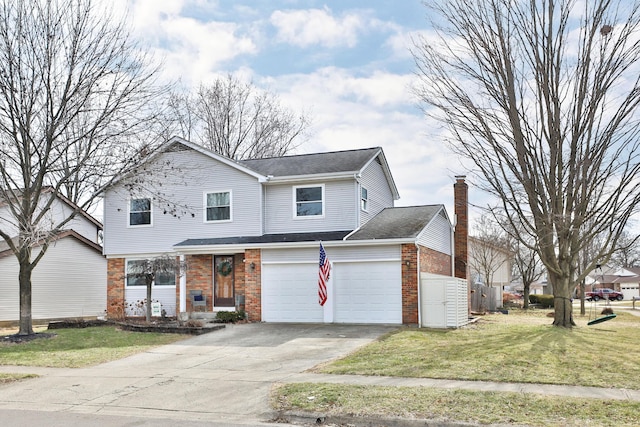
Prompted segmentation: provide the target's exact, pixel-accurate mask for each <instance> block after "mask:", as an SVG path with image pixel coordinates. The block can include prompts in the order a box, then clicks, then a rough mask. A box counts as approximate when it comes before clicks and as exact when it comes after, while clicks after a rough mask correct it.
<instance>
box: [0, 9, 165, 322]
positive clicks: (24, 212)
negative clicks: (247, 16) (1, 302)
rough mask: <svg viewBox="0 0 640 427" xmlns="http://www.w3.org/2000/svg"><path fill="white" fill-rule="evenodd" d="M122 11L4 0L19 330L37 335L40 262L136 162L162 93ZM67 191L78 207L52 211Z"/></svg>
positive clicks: (3, 232) (4, 80) (8, 231)
mask: <svg viewBox="0 0 640 427" xmlns="http://www.w3.org/2000/svg"><path fill="white" fill-rule="evenodd" d="M123 18H124V17H121V16H114V15H113V14H111V13H110V12H109V11H108V10H98V9H97V8H96V6H95V5H94V4H92V1H91V0H60V1H49V0H33V1H28V2H16V1H13V0H0V199H1V202H2V204H3V205H4V206H3V209H4V210H3V213H2V215H3V218H0V219H1V221H0V236H1V237H2V238H3V239H4V241H5V242H6V244H7V245H8V246H9V248H10V249H11V251H12V252H13V254H14V255H15V256H16V257H17V259H18V263H19V269H20V272H19V287H20V323H19V325H20V329H19V332H18V333H19V334H31V333H33V329H32V320H31V274H32V271H33V269H34V268H35V267H36V266H37V264H38V262H39V261H40V260H41V259H42V257H43V256H44V255H45V254H46V252H47V249H48V247H49V244H50V242H51V241H52V240H53V239H54V238H55V237H56V235H57V234H58V233H59V232H60V231H61V230H62V229H63V228H64V227H65V225H66V224H68V223H69V222H70V221H71V220H72V219H73V218H74V217H75V215H76V214H77V213H78V212H79V211H80V210H81V209H84V208H86V207H88V206H90V205H91V204H92V203H93V202H94V201H95V199H96V197H97V195H98V189H99V188H100V187H101V186H102V185H104V184H105V183H106V182H108V180H109V179H110V178H111V177H112V176H114V175H115V174H116V173H117V172H118V171H119V170H121V169H122V168H123V167H125V166H126V164H127V163H129V162H130V161H135V160H136V158H137V154H136V153H137V152H138V151H137V149H136V147H135V146H136V145H139V143H138V141H140V140H143V139H144V137H145V135H146V133H142V132H143V131H145V130H148V127H147V126H146V125H147V124H148V123H149V121H150V118H151V117H152V114H150V112H149V108H150V106H152V105H153V101H154V100H155V99H156V98H157V97H158V95H159V94H160V93H161V92H159V91H158V90H157V89H156V86H155V82H154V79H155V74H156V69H150V68H149V67H148V64H149V63H150V62H149V61H148V58H147V57H146V55H145V54H144V53H143V52H142V50H141V49H139V47H138V46H137V45H136V44H135V43H133V42H132V41H131V39H130V38H129V34H128V32H127V27H126V24H125V22H126V20H125V19H123ZM62 193H66V194H70V195H71V196H72V197H71V199H72V200H73V201H74V202H76V203H77V206H76V210H75V211H73V212H71V213H70V214H68V215H65V216H62V217H53V216H52V215H50V214H49V210H50V207H51V206H52V203H53V202H54V200H55V199H56V197H58V194H62ZM36 247H37V249H36Z"/></svg>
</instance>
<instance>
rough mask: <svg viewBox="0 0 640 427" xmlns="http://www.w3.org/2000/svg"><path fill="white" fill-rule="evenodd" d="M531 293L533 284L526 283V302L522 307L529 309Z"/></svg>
mask: <svg viewBox="0 0 640 427" xmlns="http://www.w3.org/2000/svg"><path fill="white" fill-rule="evenodd" d="M529 295H531V284H530V283H527V284H525V285H524V302H523V304H522V308H524V309H525V310H528V309H529Z"/></svg>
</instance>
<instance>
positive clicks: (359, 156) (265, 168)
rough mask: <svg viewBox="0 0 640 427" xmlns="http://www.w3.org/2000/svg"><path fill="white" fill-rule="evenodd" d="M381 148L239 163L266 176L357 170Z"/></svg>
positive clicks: (251, 160)
mask: <svg viewBox="0 0 640 427" xmlns="http://www.w3.org/2000/svg"><path fill="white" fill-rule="evenodd" d="M379 150H380V148H379V147H375V148H365V149H361V150H348V151H333V152H329V153H314V154H301V155H296V156H284V157H271V158H266V159H250V160H241V161H239V162H238V163H239V164H241V165H243V166H245V167H247V168H249V169H251V170H254V171H256V172H258V173H260V174H262V175H265V176H267V175H272V176H297V175H310V174H311V175H312V174H326V173H339V172H357V171H359V170H361V169H362V168H363V167H364V166H365V165H366V164H367V163H368V162H369V161H371V159H372V158H373V157H374V156H375V155H376V154H377V153H378V151H379Z"/></svg>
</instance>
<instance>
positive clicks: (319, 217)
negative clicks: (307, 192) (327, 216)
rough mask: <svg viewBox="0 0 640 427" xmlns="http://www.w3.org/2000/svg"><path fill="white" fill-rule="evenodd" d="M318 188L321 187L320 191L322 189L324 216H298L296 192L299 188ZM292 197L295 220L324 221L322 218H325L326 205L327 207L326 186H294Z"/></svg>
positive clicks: (321, 199)
mask: <svg viewBox="0 0 640 427" xmlns="http://www.w3.org/2000/svg"><path fill="white" fill-rule="evenodd" d="M316 187H320V189H321V198H320V201H321V202H322V214H321V215H301V216H298V201H297V199H296V190H297V189H298V188H316ZM292 195H293V219H322V218H324V213H325V205H326V201H325V193H324V184H314V185H294V186H293V191H292Z"/></svg>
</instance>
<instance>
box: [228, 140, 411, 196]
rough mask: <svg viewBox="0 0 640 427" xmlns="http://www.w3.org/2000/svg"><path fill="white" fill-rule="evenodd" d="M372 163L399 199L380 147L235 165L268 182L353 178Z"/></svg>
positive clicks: (270, 158)
mask: <svg viewBox="0 0 640 427" xmlns="http://www.w3.org/2000/svg"><path fill="white" fill-rule="evenodd" d="M373 161H378V163H379V164H380V166H381V167H382V170H383V171H384V174H385V176H386V178H387V182H388V183H389V187H390V188H391V192H392V193H393V196H394V199H395V200H397V199H399V198H400V195H399V194H398V189H397V187H396V185H395V182H394V181H393V177H392V175H391V171H390V169H389V164H388V163H387V160H386V158H385V156H384V152H383V151H382V148H380V147H373V148H363V149H358V150H345V151H330V152H326V153H312V154H298V155H291V156H282V157H269V158H264V159H247V160H240V161H239V163H240V164H242V165H245V166H246V167H248V168H250V169H252V170H255V171H256V172H258V173H260V174H262V175H265V176H267V177H268V180H269V181H287V180H299V179H300V178H303V177H309V176H313V175H315V177H316V178H328V177H347V176H357V175H359V174H361V173H362V171H363V170H364V169H365V168H366V167H367V166H369V164H371V162H373Z"/></svg>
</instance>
